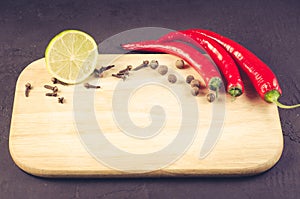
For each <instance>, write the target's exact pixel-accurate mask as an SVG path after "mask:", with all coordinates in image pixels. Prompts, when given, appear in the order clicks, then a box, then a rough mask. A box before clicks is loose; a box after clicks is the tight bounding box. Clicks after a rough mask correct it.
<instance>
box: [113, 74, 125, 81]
mask: <svg viewBox="0 0 300 199" xmlns="http://www.w3.org/2000/svg"><path fill="white" fill-rule="evenodd" d="M111 76H113V77H116V78H120V79H123V80H125V79H126V76H125V75H124V74H122V75H120V74H111Z"/></svg>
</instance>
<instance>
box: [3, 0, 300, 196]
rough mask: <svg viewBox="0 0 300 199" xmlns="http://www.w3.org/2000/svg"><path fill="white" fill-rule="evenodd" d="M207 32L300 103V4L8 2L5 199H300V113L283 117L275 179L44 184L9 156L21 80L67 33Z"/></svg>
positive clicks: (275, 0)
mask: <svg viewBox="0 0 300 199" xmlns="http://www.w3.org/2000/svg"><path fill="white" fill-rule="evenodd" d="M145 26H157V27H164V28H170V29H187V28H205V29H210V30H213V31H216V32H218V33H220V34H223V35H226V36H228V37H230V38H232V39H234V40H236V41H238V42H240V43H241V44H243V45H245V46H247V47H248V48H249V49H250V50H251V51H253V52H254V53H255V54H257V55H258V56H259V57H260V58H261V59H262V60H264V61H265V62H266V63H267V64H268V65H269V66H270V67H271V68H272V69H273V71H274V72H275V73H276V74H277V76H278V79H279V82H280V84H281V87H282V89H283V96H282V98H281V101H282V102H283V103H286V104H295V103H297V102H298V103H299V102H300V81H299V79H300V67H299V63H300V54H299V52H300V34H299V33H300V2H299V1H298V0H286V1H280V0H252V1H236V0H228V1H219V0H211V1H192V0H187V1H175V0H174V1H172V0H163V1H162V0H152V1H145V0H143V1H138V0H127V1H122V0H111V1H87V2H85V1H65V0H61V1H45V0H43V1H40V0H36V1H18V0H14V1H0V60H1V62H0V82H1V84H0V85H1V89H0V96H1V98H0V127H1V128H0V198H3V199H4V198H5V199H6V198H32V199H35V198H37V199H38V198H44V199H46V198H211V199H213V198H233V199H234V198H236V199H240V198H272V199H275V198H298V197H299V196H298V197H297V195H299V194H300V191H299V186H300V169H299V165H300V117H299V114H300V109H299V108H298V109H293V110H280V118H281V124H282V129H283V133H284V145H285V147H284V152H283V155H282V157H281V159H280V161H279V163H278V164H277V165H276V166H275V167H274V168H273V169H271V170H270V171H268V172H266V173H263V174H261V175H258V176H254V177H243V178H183V179H180V178H167V179H166V178H165V179H42V178H37V177H33V176H31V175H28V174H26V173H24V172H22V171H21V170H20V169H19V168H18V167H17V166H16V165H15V164H14V163H13V161H12V159H11V157H10V154H9V150H8V137H9V128H10V119H11V114H12V105H13V97H14V89H15V83H16V80H17V78H18V76H19V74H20V73H21V71H22V70H23V69H24V67H26V66H27V64H29V63H31V62H32V61H33V60H36V59H38V58H41V57H43V54H44V50H45V47H46V46H47V44H48V42H49V40H50V39H51V38H52V37H53V36H54V35H55V34H57V33H58V32H60V31H61V30H63V29H70V28H76V29H82V30H84V31H86V32H88V33H90V34H91V35H92V36H93V37H94V38H95V39H96V40H97V42H101V41H103V40H104V39H106V38H107V37H109V36H111V35H114V34H116V33H119V32H121V31H125V30H128V29H131V28H138V27H145Z"/></svg>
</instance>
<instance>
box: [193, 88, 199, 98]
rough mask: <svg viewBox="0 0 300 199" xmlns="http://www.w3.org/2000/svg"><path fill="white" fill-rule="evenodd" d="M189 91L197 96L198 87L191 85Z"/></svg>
mask: <svg viewBox="0 0 300 199" xmlns="http://www.w3.org/2000/svg"><path fill="white" fill-rule="evenodd" d="M191 93H192V95H193V96H197V95H198V94H199V88H198V87H193V88H192V90H191Z"/></svg>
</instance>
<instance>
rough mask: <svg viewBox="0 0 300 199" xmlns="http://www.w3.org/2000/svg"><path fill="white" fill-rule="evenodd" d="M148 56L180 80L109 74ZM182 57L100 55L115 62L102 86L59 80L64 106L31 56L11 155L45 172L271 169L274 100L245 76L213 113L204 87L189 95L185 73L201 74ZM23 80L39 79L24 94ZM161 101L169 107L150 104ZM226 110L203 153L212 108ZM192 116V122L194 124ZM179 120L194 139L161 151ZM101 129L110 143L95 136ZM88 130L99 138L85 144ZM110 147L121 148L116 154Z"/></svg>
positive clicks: (275, 146) (102, 61) (18, 98)
mask: <svg viewBox="0 0 300 199" xmlns="http://www.w3.org/2000/svg"><path fill="white" fill-rule="evenodd" d="M152 59H156V60H158V61H159V62H160V64H164V65H167V66H169V68H170V70H169V73H174V74H176V75H177V77H178V81H177V82H176V83H175V84H170V83H169V82H168V81H167V75H165V76H161V75H159V74H158V72H157V71H156V70H153V69H151V68H145V69H142V70H141V71H137V72H131V73H130V76H129V78H128V79H126V80H125V81H123V80H120V79H117V78H114V77H111V73H116V72H117V71H119V70H121V69H123V68H125V67H126V66H127V65H129V64H131V65H133V66H137V65H139V64H140V63H141V62H142V61H143V60H149V61H150V60H152ZM177 59H178V58H176V57H175V56H172V55H162V54H131V55H123V56H115V55H101V56H100V57H99V66H98V67H100V66H101V65H103V66H104V65H106V64H115V65H116V67H115V68H114V69H112V70H110V71H107V72H105V73H104V77H102V78H100V79H99V78H93V77H91V78H90V79H89V80H88V82H90V83H93V84H99V85H101V89H97V90H94V89H86V88H84V87H83V83H81V84H79V85H76V86H74V85H68V86H63V85H57V86H58V88H59V93H58V94H59V97H62V96H63V97H64V98H65V103H64V104H59V103H58V102H57V97H46V96H45V93H46V92H48V91H47V90H46V89H45V88H44V87H43V85H45V84H50V85H52V83H51V81H50V79H51V76H50V74H49V73H48V72H47V69H46V67H45V63H44V59H39V60H37V61H35V62H33V63H31V64H30V65H29V66H27V67H26V68H25V69H24V70H23V72H22V73H21V74H20V76H19V79H18V81H17V85H16V91H15V99H14V107H13V114H12V121H11V129H10V138H9V147H10V153H11V156H12V158H13V160H14V161H15V163H16V164H17V165H18V166H19V167H20V168H21V169H22V170H24V171H26V172H28V173H30V174H33V175H37V176H44V177H139V176H142V177H160V176H219V175H229V176H237V175H253V174H257V173H261V172H263V171H266V170H268V169H269V168H271V167H272V166H273V165H274V164H275V163H276V162H277V161H278V160H279V158H280V156H281V153H282V149H283V137H282V130H281V126H280V120H279V115H278V110H277V107H276V106H275V105H274V104H268V103H266V102H264V101H263V100H262V99H260V98H259V96H258V95H257V94H256V93H255V92H254V89H253V87H252V86H251V85H249V84H248V83H246V93H245V94H244V95H243V96H241V97H239V98H237V99H236V100H232V99H231V98H230V97H229V96H227V95H226V97H225V99H223V101H222V102H219V103H223V102H224V104H223V105H224V106H221V107H223V108H221V109H220V110H219V111H216V112H215V111H214V110H215V109H214V108H215V107H214V106H215V105H214V103H208V102H207V100H206V98H205V93H206V92H205V91H203V93H202V94H201V95H200V96H197V97H193V96H192V95H191V94H190V88H189V86H188V85H187V84H186V83H185V82H184V78H185V77H186V76H187V75H188V74H194V75H195V76H196V77H197V74H196V73H195V72H194V71H193V70H192V69H190V68H187V69H183V70H179V69H176V68H175V67H174V63H175V61H176V60H177ZM112 60H113V61H112ZM137 79H141V80H140V82H142V84H141V85H136V84H135V83H134V82H138V83H139V81H136V80H137ZM27 82H30V83H31V84H32V86H33V89H32V90H31V91H30V94H29V97H28V98H26V97H25V95H24V92H25V86H24V85H25V84H26V83H27ZM143 82H144V83H143ZM153 82H154V83H153ZM125 85H127V87H125ZM178 88H179V90H177V91H178V92H180V91H182V92H181V93H180V96H178V94H176V92H175V93H174V90H176V89H178ZM117 89H119V90H117ZM180 89H181V90H180ZM125 96H127V97H128V96H129V98H128V99H126V97H125ZM221 96H222V95H221ZM123 98H124V99H123ZM185 99H188V100H191V101H192V102H194V101H195V103H196V106H195V110H197V115H196V116H195V115H192V117H191V118H190V119H188V120H187V119H186V118H183V117H182V114H183V111H182V110H183V109H185V108H186V107H187V106H186V105H184V106H183V105H182V104H184V102H183V100H185ZM125 105H126V106H127V109H128V112H127V113H128V115H126V114H127V113H126V110H127V109H126V108H125V109H124V107H123V106H125ZM155 105H159V106H161V107H163V110H164V111H163V112H160V111H161V110H160V109H153V106H155ZM91 107H92V109H91ZM161 113H164V114H161ZM223 113H224V116H225V118H224V120H222V121H218V122H222V124H221V127H222V128H221V131H220V133H219V136H218V137H217V138H216V139H215V140H214V143H215V144H214V146H213V147H212V149H211V150H210V151H209V153H207V154H206V156H205V157H200V151H201V150H202V149H203V146H205V144H207V142H211V140H210V141H209V139H207V138H208V136H209V135H207V134H208V132H211V131H210V129H212V131H213V130H214V127H213V125H215V123H214V122H213V120H214V118H215V115H216V114H221V115H222V114H223ZM151 114H152V115H151ZM123 116H124V117H123ZM125 116H126V117H125ZM127 116H128V118H129V119H130V120H131V121H132V122H133V124H134V126H135V127H136V128H137V129H142V128H145V129H147V127H148V126H149V125H151V124H154V127H153V128H156V129H158V131H157V133H156V134H155V135H152V136H150V137H144V138H143V139H141V138H137V137H134V136H132V135H128V133H129V134H130V133H132V132H127V130H126V128H127V127H128V126H129V127H130V126H131V125H129V124H128V126H126V124H127V123H124V121H126V119H128V118H127ZM151 116H152V117H151ZM120 117H121V121H120ZM122 117H123V118H122ZM194 117H196V119H197V121H196V125H195V124H194V123H193V122H192V121H194V119H195V118H194ZM217 117H219V116H217ZM91 118H92V119H91ZM221 118H222V117H221ZM161 120H163V121H161ZM189 121H191V122H190V123H189ZM158 124H159V125H158ZM161 124H162V125H161ZM124 125H125V126H124ZM155 125H157V126H155ZM181 125H185V126H184V129H185V131H186V132H185V133H186V135H184V136H183V137H182V140H185V138H186V139H187V141H188V143H189V145H188V146H187V147H185V148H184V149H185V150H184V151H182V150H181V148H180V147H182V146H181V145H180V146H178V148H177V147H174V150H175V151H174V150H173V151H172V150H164V149H166V148H168V147H169V146H172V143H173V142H175V140H176V137H177V136H178V132H179V130H180V129H181ZM129 127H128V128H129ZM124 129H125V130H124ZM194 129H195V130H194ZM134 130H135V129H134ZM99 132H101V133H100V134H101V136H104V137H103V139H104V138H105V140H106V142H102V140H97V138H99V136H98V134H99ZM191 133H192V134H193V136H190V135H191ZM213 133H216V132H213ZM190 137H192V139H191V140H188V139H190ZM85 138H90V139H89V141H91V140H93V139H94V138H95V139H94V140H95V142H96V143H98V142H99V145H95V146H89V144H88V143H87V142H86V140H85ZM95 142H94V143H95ZM179 143H180V144H182V143H184V141H182V142H181V141H179ZM111 146H114V147H115V148H117V149H118V150H119V151H122V153H119V155H117V154H118V153H112V151H111V150H110V149H111V148H110V147H111ZM99 151H100V152H101V153H99ZM102 152H103V153H102ZM154 153H155V154H157V155H156V156H155V157H154V158H153V156H151V158H149V159H147V157H148V156H147V154H154ZM173 153H179V154H181V155H178V156H176V155H174V154H173ZM99 154H100V155H102V156H101V157H102V158H101V157H100V156H98V155H99ZM103 154H104V156H105V157H104V156H103ZM170 157H174V158H173V159H172V158H171V159H170ZM175 157H176V158H175ZM169 159H170V160H169ZM164 160H165V161H164ZM143 161H144V162H143ZM168 161H169V162H168ZM124 168H125V169H124Z"/></svg>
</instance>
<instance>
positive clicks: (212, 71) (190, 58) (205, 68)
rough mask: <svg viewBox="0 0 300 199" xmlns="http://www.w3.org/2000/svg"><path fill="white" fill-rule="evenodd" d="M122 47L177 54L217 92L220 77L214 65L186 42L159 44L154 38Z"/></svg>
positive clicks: (220, 83)
mask: <svg viewBox="0 0 300 199" xmlns="http://www.w3.org/2000/svg"><path fill="white" fill-rule="evenodd" d="M122 47H123V48H124V49H126V50H140V51H141V50H142V51H149V52H163V53H168V54H172V55H175V56H178V57H180V58H181V59H183V60H185V61H186V62H187V63H188V64H189V65H190V66H191V67H193V68H194V69H195V70H196V71H197V72H198V73H199V74H200V75H201V76H202V77H203V79H204V81H205V84H206V86H207V85H208V86H209V88H210V89H211V90H214V91H216V92H218V91H219V89H220V87H221V86H222V79H221V77H220V74H219V72H218V71H217V70H216V68H215V67H214V65H213V64H212V63H211V62H210V61H209V59H207V58H206V57H205V56H204V55H203V54H201V53H200V52H199V51H197V50H196V49H194V48H193V47H191V46H189V45H187V44H184V43H181V42H166V43H163V44H159V43H157V42H156V41H155V40H148V41H142V42H136V43H129V44H123V45H122Z"/></svg>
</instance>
